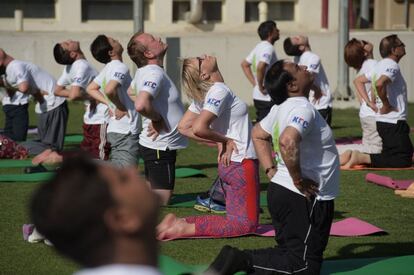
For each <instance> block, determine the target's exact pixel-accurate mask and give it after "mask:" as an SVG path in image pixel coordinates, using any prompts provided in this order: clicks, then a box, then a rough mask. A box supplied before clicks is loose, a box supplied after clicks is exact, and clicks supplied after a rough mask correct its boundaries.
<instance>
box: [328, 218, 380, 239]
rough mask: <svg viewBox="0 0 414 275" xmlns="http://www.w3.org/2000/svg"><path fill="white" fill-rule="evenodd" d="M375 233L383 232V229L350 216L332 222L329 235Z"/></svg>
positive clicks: (341, 235) (346, 235)
mask: <svg viewBox="0 0 414 275" xmlns="http://www.w3.org/2000/svg"><path fill="white" fill-rule="evenodd" d="M376 233H385V231H384V230H382V229H381V228H379V227H376V226H375V225H372V224H370V223H367V222H366V221H363V220H360V219H358V218H353V217H352V218H346V219H343V220H342V221H338V222H334V223H332V226H331V232H330V235H331V236H338V237H356V236H367V235H372V234H376Z"/></svg>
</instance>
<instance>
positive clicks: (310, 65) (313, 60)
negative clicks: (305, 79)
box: [304, 55, 321, 73]
mask: <svg viewBox="0 0 414 275" xmlns="http://www.w3.org/2000/svg"><path fill="white" fill-rule="evenodd" d="M306 63H307V64H304V65H306V66H307V70H308V71H309V72H312V73H319V70H320V67H321V59H320V58H319V57H318V56H316V55H312V56H310V57H309V59H308V60H307V62H306Z"/></svg>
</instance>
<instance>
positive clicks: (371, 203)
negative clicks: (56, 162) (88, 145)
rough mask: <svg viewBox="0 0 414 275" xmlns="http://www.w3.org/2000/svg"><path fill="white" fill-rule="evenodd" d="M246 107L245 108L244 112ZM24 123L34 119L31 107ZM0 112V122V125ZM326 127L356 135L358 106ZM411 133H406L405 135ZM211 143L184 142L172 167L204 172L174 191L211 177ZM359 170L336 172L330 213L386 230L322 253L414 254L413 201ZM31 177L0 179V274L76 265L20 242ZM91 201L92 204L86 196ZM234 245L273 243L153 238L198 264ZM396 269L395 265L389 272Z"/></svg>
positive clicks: (59, 270) (205, 184)
mask: <svg viewBox="0 0 414 275" xmlns="http://www.w3.org/2000/svg"><path fill="white" fill-rule="evenodd" d="M69 106H70V120H69V123H68V131H67V132H68V134H80V133H81V124H82V113H83V110H82V108H83V105H82V104H81V103H70V104H69ZM251 111H252V110H251ZM413 113H414V104H410V108H409V114H410V117H409V124H410V125H411V126H414V115H412V114H413ZM30 114H31V118H30V124H31V125H35V124H36V118H35V115H34V112H33V108H32V107H31V112H30ZM3 119H4V115H3V114H1V115H0V125H3V124H4V121H3ZM333 130H334V134H335V136H336V137H348V136H353V137H355V136H361V130H360V125H359V118H358V110H355V109H346V110H338V109H335V110H334V112H333ZM411 138H412V139H413V134H412V135H411ZM216 159H217V157H216V149H214V148H211V147H207V146H204V145H199V144H197V143H195V142H190V146H189V147H188V148H187V149H185V150H181V151H180V152H179V154H178V160H177V167H192V168H196V169H201V170H203V171H204V172H205V174H206V175H207V177H197V178H183V179H178V180H177V181H176V188H175V193H177V194H197V193H199V192H204V191H206V190H207V189H208V188H209V186H210V184H211V183H212V182H213V180H214V178H215V177H216V175H217V170H216ZM19 172H22V168H2V169H0V174H4V173H10V174H11V173H19ZM377 173H378V174H381V175H387V176H391V177H393V178H396V179H410V178H411V179H414V171H379V172H377ZM365 174H366V172H364V171H344V172H342V173H341V183H340V189H341V194H340V196H339V197H338V198H337V199H336V201H335V219H336V220H338V219H342V218H345V217H358V218H360V219H363V220H365V221H368V222H370V223H372V224H374V225H376V226H378V227H380V228H383V229H384V230H386V231H387V232H388V234H387V235H378V236H369V237H349V238H344V237H331V238H330V240H329V244H328V247H327V249H326V251H325V258H326V259H331V260H332V259H349V258H367V257H368V258H369V257H388V256H400V255H413V254H414V234H413V232H414V222H413V221H414V219H413V217H414V200H413V199H407V198H401V197H399V196H396V195H394V194H393V191H392V190H390V189H386V188H382V187H379V186H376V185H373V184H368V183H366V182H365V181H364V176H365ZM267 184H268V181H267V180H266V178H265V177H264V175H263V173H262V174H261V188H262V190H266V188H267ZM36 186H38V184H37V183H2V184H0V205H1V208H0V238H1V249H0V274H29V273H30V274H70V273H72V272H73V271H75V270H76V269H77V266H76V265H75V264H74V263H72V262H70V261H68V260H66V259H63V258H62V257H60V256H58V255H56V253H55V252H54V251H53V249H51V248H50V247H47V246H46V245H44V244H29V243H27V242H24V241H23V238H22V233H21V227H22V225H23V224H24V223H28V222H29V219H28V215H27V204H28V200H29V197H30V194H31V192H32V191H33V189H34V188H36ZM91 203H93V202H91ZM168 212H174V213H176V214H177V215H179V216H186V215H197V214H200V213H199V212H197V211H195V210H193V209H191V208H171V207H170V208H164V209H162V211H161V216H163V215H165V214H166V213H168ZM260 222H261V223H270V216H269V214H268V211H267V209H264V213H263V214H261V221H260ZM225 244H229V245H233V246H236V247H239V248H260V247H269V246H273V245H274V244H275V243H274V240H273V239H272V238H263V237H242V238H232V239H202V240H177V241H171V242H166V243H162V244H160V246H161V253H162V254H163V255H167V256H169V257H172V258H173V259H175V260H177V261H179V262H182V263H185V264H189V265H199V264H206V263H208V262H210V261H211V260H212V259H213V258H214V256H215V255H216V254H217V253H218V251H219V250H220V248H221V247H222V246H223V245H225ZM397 269H398V267H396V270H397Z"/></svg>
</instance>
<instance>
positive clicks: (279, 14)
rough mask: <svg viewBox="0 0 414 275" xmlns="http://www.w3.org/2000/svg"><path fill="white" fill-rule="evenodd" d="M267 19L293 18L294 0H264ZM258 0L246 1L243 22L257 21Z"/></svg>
mask: <svg viewBox="0 0 414 275" xmlns="http://www.w3.org/2000/svg"><path fill="white" fill-rule="evenodd" d="M266 2H267V10H268V15H267V18H268V19H269V20H278V21H288V20H294V17H295V16H294V15H295V3H294V1H266ZM259 3H260V1H259V0H257V1H256V0H252V1H246V4H245V14H244V16H245V17H244V18H245V22H257V21H259V7H258V5H259Z"/></svg>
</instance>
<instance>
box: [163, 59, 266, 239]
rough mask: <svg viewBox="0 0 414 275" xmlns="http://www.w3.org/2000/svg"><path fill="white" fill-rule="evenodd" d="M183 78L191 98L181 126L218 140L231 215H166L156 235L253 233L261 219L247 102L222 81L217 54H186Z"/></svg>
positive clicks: (198, 136)
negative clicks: (184, 216)
mask: <svg viewBox="0 0 414 275" xmlns="http://www.w3.org/2000/svg"><path fill="white" fill-rule="evenodd" d="M182 81H183V87H184V91H185V92H186V94H187V96H188V97H189V98H191V99H192V100H193V102H192V104H191V105H190V107H189V108H188V110H187V112H186V113H185V114H184V116H183V118H182V119H181V121H180V123H179V131H180V132H181V134H183V135H185V136H187V137H190V138H193V139H195V140H198V141H204V142H208V141H209V142H216V143H217V145H218V163H219V164H218V173H219V176H220V177H221V178H222V179H223V180H224V181H226V182H227V183H228V185H226V190H225V194H226V210H227V215H226V216H219V215H206V216H194V217H187V218H182V219H181V218H177V217H176V216H175V215H173V214H168V215H167V216H166V217H165V218H164V220H163V221H162V222H161V223H160V224H159V225H158V228H157V230H158V239H161V240H162V239H171V238H180V237H190V236H223V237H226V236H234V235H240V234H246V233H250V232H254V231H255V229H256V227H257V225H258V218H259V172H258V161H257V159H256V153H255V151H254V147H253V143H252V140H251V128H252V125H251V122H250V119H249V116H248V110H247V105H246V103H244V102H243V101H242V100H241V99H240V98H238V97H237V96H236V95H235V94H234V93H233V92H232V91H231V90H230V89H229V88H228V87H227V86H226V85H225V84H224V80H223V77H222V75H221V73H220V71H219V69H218V66H217V61H216V58H215V57H213V56H207V55H204V56H201V57H195V58H187V59H184V61H183V72H182Z"/></svg>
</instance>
